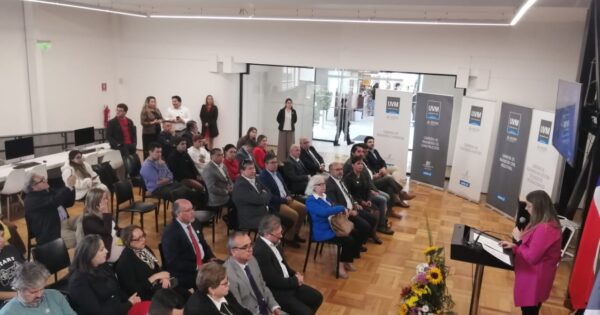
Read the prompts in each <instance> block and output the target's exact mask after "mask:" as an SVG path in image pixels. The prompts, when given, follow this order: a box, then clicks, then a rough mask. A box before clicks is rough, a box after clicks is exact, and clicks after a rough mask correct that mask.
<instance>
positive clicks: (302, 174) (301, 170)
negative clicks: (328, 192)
mask: <svg viewBox="0 0 600 315" xmlns="http://www.w3.org/2000/svg"><path fill="white" fill-rule="evenodd" d="M282 172H283V176H284V177H285V180H286V183H287V184H288V187H289V188H290V191H291V192H292V194H294V195H304V191H305V190H306V185H308V180H309V179H310V174H309V173H308V170H307V169H306V167H305V166H304V163H302V161H300V146H299V145H297V144H292V146H291V147H290V156H289V157H288V159H287V160H286V161H285V162H284V163H283V169H282Z"/></svg>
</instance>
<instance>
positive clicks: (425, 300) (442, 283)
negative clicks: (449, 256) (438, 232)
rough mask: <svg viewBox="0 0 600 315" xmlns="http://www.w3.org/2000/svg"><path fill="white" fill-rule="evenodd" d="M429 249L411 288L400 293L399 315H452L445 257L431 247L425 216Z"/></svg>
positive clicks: (439, 250)
mask: <svg viewBox="0 0 600 315" xmlns="http://www.w3.org/2000/svg"><path fill="white" fill-rule="evenodd" d="M425 223H426V224H427V234H428V237H429V247H428V248H427V249H425V251H424V252H423V253H424V254H425V257H427V262H426V263H422V264H419V265H417V272H416V275H415V276H414V277H413V278H412V280H411V282H410V285H408V286H406V287H404V288H403V289H402V292H401V293H400V300H401V303H400V312H399V313H400V315H426V314H445V315H455V314H456V313H454V311H453V308H454V301H453V300H452V296H450V294H449V293H448V288H447V287H446V279H447V277H448V273H449V268H448V267H447V266H446V261H445V258H444V254H443V252H444V248H443V247H437V246H433V241H432V237H431V229H430V228H429V218H428V217H427V214H425Z"/></svg>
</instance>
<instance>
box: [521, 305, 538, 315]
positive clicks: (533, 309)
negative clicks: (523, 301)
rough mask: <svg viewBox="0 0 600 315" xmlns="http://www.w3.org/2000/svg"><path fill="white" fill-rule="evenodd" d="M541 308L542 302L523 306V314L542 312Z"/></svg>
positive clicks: (535, 314) (534, 314)
mask: <svg viewBox="0 0 600 315" xmlns="http://www.w3.org/2000/svg"><path fill="white" fill-rule="evenodd" d="M540 308H542V303H540V304H538V305H537V306H522V307H521V314H523V315H538V314H539V313H540Z"/></svg>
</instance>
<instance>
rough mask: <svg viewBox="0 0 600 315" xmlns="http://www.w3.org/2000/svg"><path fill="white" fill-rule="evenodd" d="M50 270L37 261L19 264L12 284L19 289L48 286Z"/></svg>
mask: <svg viewBox="0 0 600 315" xmlns="http://www.w3.org/2000/svg"><path fill="white" fill-rule="evenodd" d="M48 277H50V272H48V269H46V267H44V265H42V264H40V263H37V262H35V261H26V262H24V263H22V264H18V265H17V268H16V270H15V278H14V279H13V281H12V286H13V288H15V290H17V291H22V290H26V289H30V290H32V289H39V288H43V287H45V286H46V281H48Z"/></svg>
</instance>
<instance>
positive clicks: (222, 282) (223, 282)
mask: <svg viewBox="0 0 600 315" xmlns="http://www.w3.org/2000/svg"><path fill="white" fill-rule="evenodd" d="M219 285H220V286H224V287H228V286H229V281H228V280H224V281H221V283H219Z"/></svg>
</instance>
